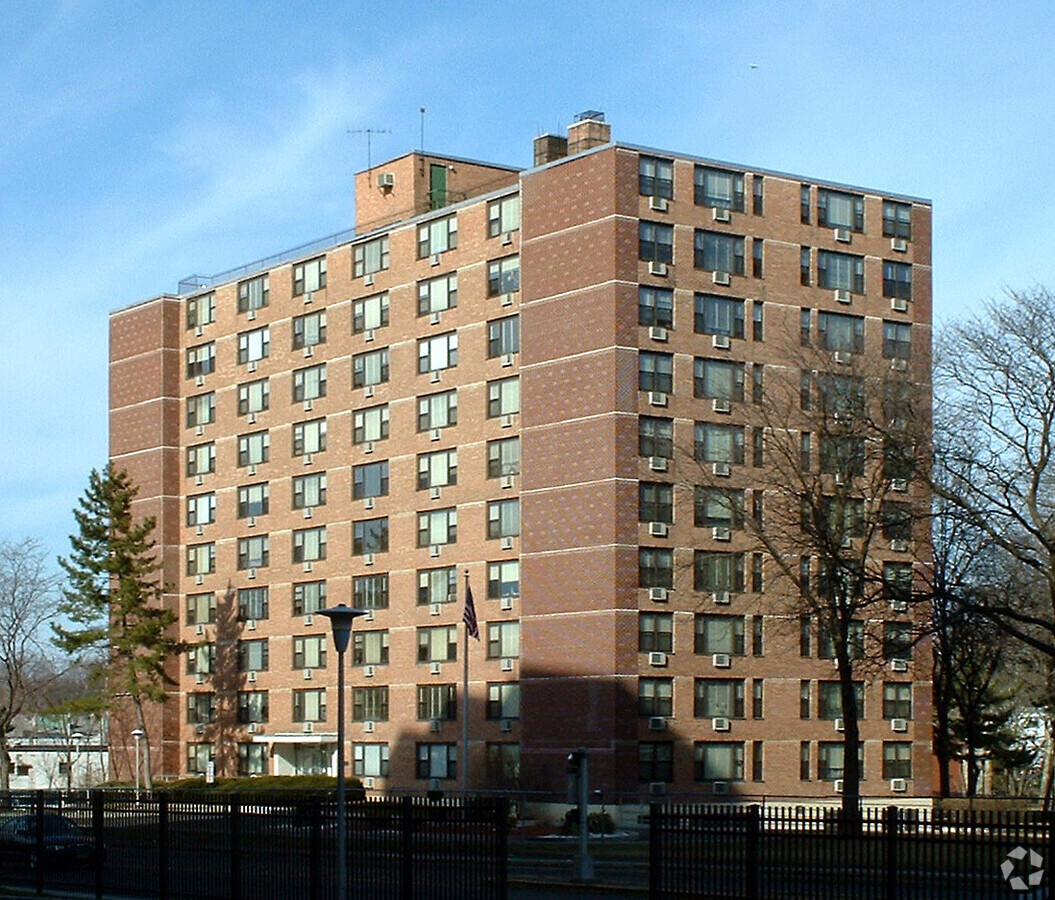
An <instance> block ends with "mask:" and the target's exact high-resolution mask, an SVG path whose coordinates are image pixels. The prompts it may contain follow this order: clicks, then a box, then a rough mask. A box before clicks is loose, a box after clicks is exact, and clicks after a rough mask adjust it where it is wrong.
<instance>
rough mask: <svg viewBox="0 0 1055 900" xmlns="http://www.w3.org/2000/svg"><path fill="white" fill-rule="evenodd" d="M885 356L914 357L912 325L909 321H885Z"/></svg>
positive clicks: (894, 357)
mask: <svg viewBox="0 0 1055 900" xmlns="http://www.w3.org/2000/svg"><path fill="white" fill-rule="evenodd" d="M883 356H884V357H885V358H886V359H905V360H908V359H911V358H912V326H911V325H909V324H908V322H884V323H883Z"/></svg>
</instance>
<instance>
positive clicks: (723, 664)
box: [711, 653, 733, 669]
mask: <svg viewBox="0 0 1055 900" xmlns="http://www.w3.org/2000/svg"><path fill="white" fill-rule="evenodd" d="M711 662H712V663H713V664H714V667H715V668H716V669H728V668H729V667H730V666H731V665H732V664H733V660H732V657H730V656H729V654H728V653H715V654H714V656H712V657H711Z"/></svg>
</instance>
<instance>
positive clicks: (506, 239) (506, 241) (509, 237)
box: [502, 231, 513, 247]
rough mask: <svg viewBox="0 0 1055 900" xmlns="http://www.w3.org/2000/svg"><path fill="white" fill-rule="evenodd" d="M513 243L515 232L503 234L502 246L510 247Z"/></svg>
mask: <svg viewBox="0 0 1055 900" xmlns="http://www.w3.org/2000/svg"><path fill="white" fill-rule="evenodd" d="M512 243H513V232H511V231H507V232H505V233H504V234H503V235H502V246H503V247H508V246H509V245H510V244H512Z"/></svg>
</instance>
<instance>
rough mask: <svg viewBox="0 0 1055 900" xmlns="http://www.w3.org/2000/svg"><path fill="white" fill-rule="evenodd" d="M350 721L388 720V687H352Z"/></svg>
mask: <svg viewBox="0 0 1055 900" xmlns="http://www.w3.org/2000/svg"><path fill="white" fill-rule="evenodd" d="M352 721H353V722H386V721H388V687H387V686H386V687H368V688H353V689H352Z"/></svg>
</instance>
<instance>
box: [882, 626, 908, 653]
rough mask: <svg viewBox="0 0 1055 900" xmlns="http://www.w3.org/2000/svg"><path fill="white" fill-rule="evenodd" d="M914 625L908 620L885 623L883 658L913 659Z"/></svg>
mask: <svg viewBox="0 0 1055 900" xmlns="http://www.w3.org/2000/svg"><path fill="white" fill-rule="evenodd" d="M914 643H915V641H914V640H913V636H912V625H910V624H909V623H908V622H884V623H883V658H884V659H912V645H913V644H914Z"/></svg>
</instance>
